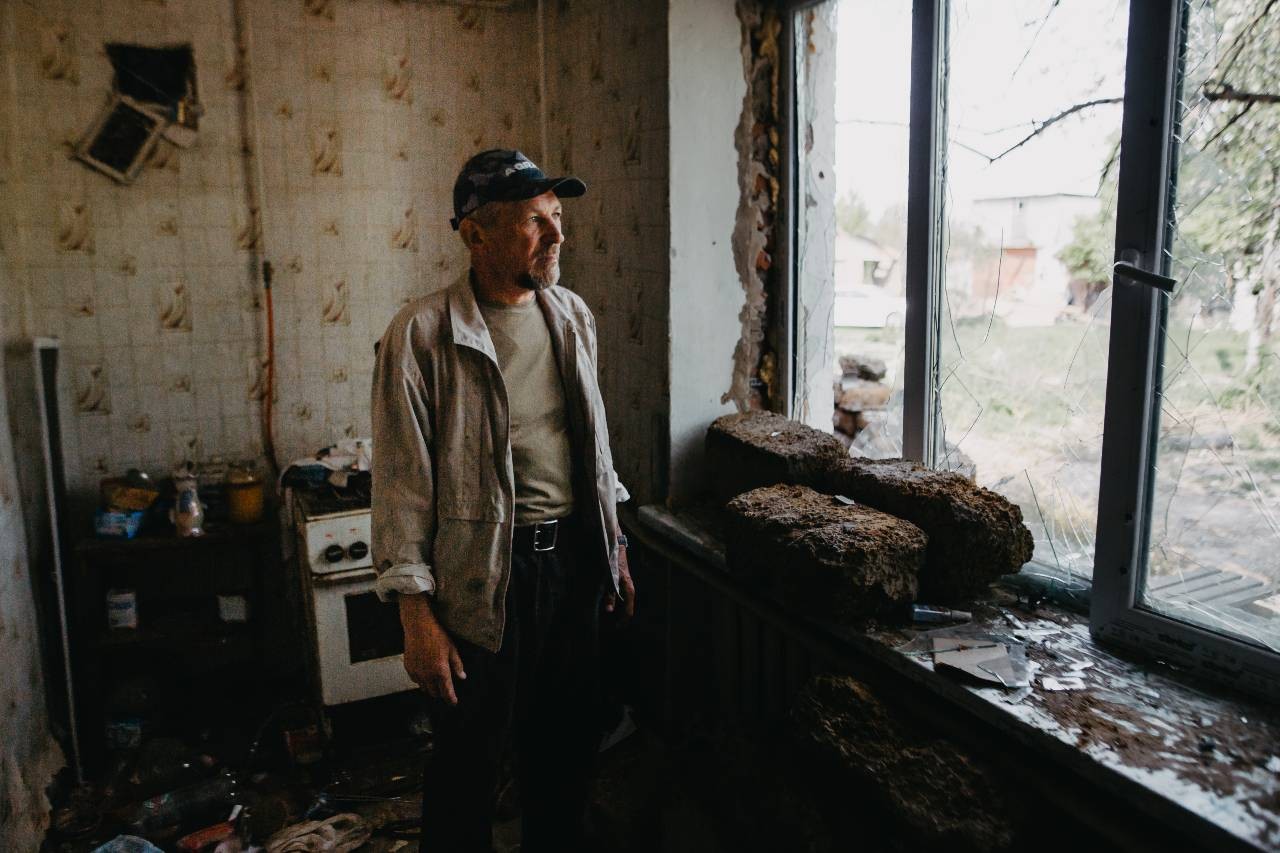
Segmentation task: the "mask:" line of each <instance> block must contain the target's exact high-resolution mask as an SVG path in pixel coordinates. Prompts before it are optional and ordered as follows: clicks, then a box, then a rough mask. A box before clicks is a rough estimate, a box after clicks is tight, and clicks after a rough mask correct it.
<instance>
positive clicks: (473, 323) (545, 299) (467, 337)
mask: <svg viewBox="0 0 1280 853" xmlns="http://www.w3.org/2000/svg"><path fill="white" fill-rule="evenodd" d="M554 289H555V288H554V287H553V288H550V289H548V290H540V291H538V293H537V295H536V299H537V300H538V307H539V308H541V309H542V316H543V317H545V318H546V321H547V328H548V329H550V330H551V338H552V340H553V341H554V342H555V344H556V349H557V350H558V353H559V354H560V362H561V369H563V368H564V367H565V351H566V347H565V324H566V323H567V322H568V320H569V315H568V314H567V313H566V312H565V309H564V306H563V304H562V301H561V300H560V299H555V298H552V296H551V291H552V290H554ZM449 326H450V331H451V333H452V335H453V342H454V343H455V344H460V345H461V346H466V347H471V348H472V349H475V350H479V351H480V352H482V353H484V354H485V355H487V356H488V357H489V358H491V359H492V360H493V362H494V364H497V362H498V354H497V351H496V350H494V348H493V338H491V337H489V327H488V326H487V325H485V322H484V315H483V314H481V313H480V305H479V303H478V302H476V292H475V290H474V289H473V288H472V286H471V270H467V271H466V272H465V273H463V274H462V275H461V276H460V277H459V278H458V280H457V281H456V282H454V283H453V284H452V285H451V286H450V287H449Z"/></svg>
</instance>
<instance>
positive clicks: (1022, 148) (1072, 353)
mask: <svg viewBox="0 0 1280 853" xmlns="http://www.w3.org/2000/svg"><path fill="white" fill-rule="evenodd" d="M948 7H949V12H948V20H947V26H948V35H947V46H946V74H947V81H946V85H947V89H946V91H947V96H946V102H945V103H946V132H947V144H946V147H945V150H944V153H943V157H944V165H943V168H944V170H945V171H944V202H943V204H944V217H945V218H944V228H943V235H944V236H943V239H944V244H943V257H944V261H943V270H942V281H941V292H940V295H939V317H938V321H937V322H938V327H937V329H936V331H935V334H936V335H937V347H938V358H939V362H938V364H939V369H938V374H937V376H936V382H935V387H936V388H937V392H936V393H937V399H936V400H935V414H936V417H937V418H938V424H937V425H938V429H937V430H936V431H935V433H936V434H937V435H938V437H939V440H938V446H937V447H936V449H935V452H936V458H937V466H938V467H940V468H946V469H951V470H957V471H961V472H963V473H964V474H966V475H967V476H969V477H971V478H972V479H974V480H975V481H976V482H977V483H978V484H979V485H982V486H985V487H987V488H991V489H993V490H995V491H997V492H1000V493H1001V494H1003V495H1004V496H1006V497H1007V498H1009V499H1010V500H1012V501H1014V502H1015V503H1017V504H1018V505H1019V506H1020V507H1021V508H1022V512H1023V517H1024V519H1025V521H1026V523H1027V526H1028V527H1029V528H1030V529H1031V531H1032V533H1033V534H1034V536H1035V554H1034V557H1033V558H1032V562H1031V563H1030V564H1029V565H1028V566H1027V567H1026V568H1025V569H1024V570H1023V571H1024V572H1032V573H1038V574H1044V575H1048V576H1050V577H1053V578H1055V579H1057V580H1058V581H1060V582H1061V583H1062V584H1063V585H1064V586H1065V588H1066V589H1067V590H1068V591H1074V590H1082V589H1084V588H1085V587H1086V586H1087V584H1088V582H1089V580H1090V577H1091V575H1092V567H1093V551H1094V534H1095V529H1096V521H1097V508H1098V480H1099V466H1100V462H1101V451H1102V420H1103V406H1104V401H1105V392H1106V378H1107V377H1106V370H1107V344H1108V340H1109V336H1110V320H1111V271H1110V266H1111V262H1112V257H1113V253H1114V223H1115V185H1116V173H1117V170H1116V164H1117V162H1118V153H1119V138H1120V123H1121V103H1120V101H1121V97H1122V95H1123V92H1124V62H1125V42H1126V33H1127V25H1128V3H1127V2H1124V0H1072V2H1070V3H1062V2H1060V0H1014V2H992V0H952V2H951V3H949V4H948Z"/></svg>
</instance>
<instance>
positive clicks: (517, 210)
mask: <svg viewBox="0 0 1280 853" xmlns="http://www.w3.org/2000/svg"><path fill="white" fill-rule="evenodd" d="M502 204H503V205H504V208H505V209H504V210H503V211H502V215H501V216H500V217H498V219H497V221H496V222H494V223H493V225H491V226H489V227H486V228H485V229H484V237H485V243H486V249H487V252H488V254H489V260H490V261H491V262H492V263H493V265H494V267H495V268H497V269H498V270H501V271H502V273H504V274H505V275H506V276H510V277H511V278H514V279H515V281H516V282H517V283H518V284H519V285H520V286H521V287H524V288H526V289H528V290H546V289H547V288H548V287H550V286H551V285H553V284H555V283H556V282H558V281H559V280H560V244H561V243H563V242H564V231H563V230H562V229H561V226H560V216H561V210H562V208H561V205H560V199H559V198H557V197H556V194H555V193H552V192H546V193H543V194H542V195H540V196H537V197H536V198H531V199H528V200H527V201H513V202H504V203H502Z"/></svg>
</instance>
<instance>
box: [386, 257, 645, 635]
mask: <svg viewBox="0 0 1280 853" xmlns="http://www.w3.org/2000/svg"><path fill="white" fill-rule="evenodd" d="M537 300H538V305H539V307H540V308H541V309H542V314H543V316H544V317H545V318H546V321H547V327H548V328H549V329H550V331H551V342H552V347H553V349H554V351H555V354H556V358H557V360H558V362H559V365H560V376H561V378H562V379H563V380H564V386H565V400H566V404H567V405H568V407H569V411H568V413H567V415H568V418H567V420H568V423H569V429H570V432H571V435H572V439H573V449H574V454H575V460H574V465H575V470H574V472H573V479H574V500H575V504H576V506H577V511H578V513H579V514H580V515H581V517H582V518H583V519H584V521H585V522H586V528H587V531H588V536H589V537H591V540H592V541H594V542H596V543H597V544H598V546H599V553H600V558H601V563H600V565H601V568H603V566H604V565H605V564H606V563H607V565H608V566H609V571H610V574H611V576H612V578H613V584H614V588H615V590H616V589H617V584H618V545H617V540H616V536H615V534H616V532H617V530H618V522H617V508H616V506H615V504H616V503H618V502H621V501H625V500H627V498H628V495H627V492H626V489H625V488H623V486H622V485H621V484H620V483H619V482H618V477H617V475H616V474H615V473H614V470H613V456H612V454H610V452H609V430H608V427H607V425H606V423H605V412H604V402H603V401H602V400H601V398H600V389H599V386H598V385H597V382H596V325H595V318H593V317H592V316H591V311H590V310H589V309H588V308H587V306H586V304H585V303H584V302H583V301H582V299H581V298H580V297H579V296H578V295H577V294H575V293H573V292H571V291H569V290H566V289H565V288H563V287H559V286H556V287H551V288H549V289H547V290H544V291H541V292H539V293H538V295H537ZM509 425H510V417H509V412H508V409H507V392H506V387H505V386H504V385H503V382H502V375H501V373H500V372H499V370H498V361H497V356H496V355H495V353H494V349H493V341H492V340H491V339H490V337H489V330H488V328H487V327H486V326H485V323H484V319H483V317H482V316H481V314H480V309H479V307H478V306H477V305H476V299H475V294H474V293H473V291H472V288H471V282H470V277H469V275H464V276H463V277H462V278H461V279H460V280H459V281H458V282H457V283H455V284H454V285H453V286H452V287H449V288H447V289H445V290H442V291H438V292H436V293H433V294H431V295H429V296H426V297H423V298H422V299H419V300H417V301H415V302H412V303H410V304H409V305H406V306H405V307H404V308H402V309H401V310H400V311H399V312H398V313H397V314H396V316H395V319H393V320H392V321H391V325H390V326H388V327H387V331H386V333H385V334H384V335H383V336H382V341H381V342H380V343H379V345H378V355H377V360H376V365H375V367H374V372H373V448H374V452H373V542H372V546H373V560H374V568H375V569H376V570H377V572H378V580H377V584H376V589H377V592H378V595H379V596H380V597H381V598H382V599H383V600H384V601H386V600H390V599H392V598H393V597H394V596H395V595H397V594H401V593H405V594H410V593H429V594H430V595H431V596H432V610H433V612H434V613H435V615H436V617H437V618H438V619H439V620H440V622H441V624H443V625H444V627H445V628H446V629H447V630H448V631H449V632H450V633H451V634H454V635H456V636H459V637H461V638H463V639H465V640H468V641H470V642H472V643H475V644H477V645H480V646H483V647H484V648H487V649H489V650H491V651H497V650H498V648H499V647H500V646H501V644H502V627H503V624H504V621H505V618H506V614H505V611H504V603H505V599H506V591H507V581H508V579H509V578H510V575H511V536H512V531H513V530H514V519H515V505H514V503H515V500H514V495H515V481H514V474H513V470H512V465H511V443H510V437H509V435H508V428H509Z"/></svg>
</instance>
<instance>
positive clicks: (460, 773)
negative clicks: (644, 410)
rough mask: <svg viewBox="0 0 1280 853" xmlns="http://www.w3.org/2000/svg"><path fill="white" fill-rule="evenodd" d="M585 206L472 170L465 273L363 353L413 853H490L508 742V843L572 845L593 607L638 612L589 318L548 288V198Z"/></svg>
mask: <svg viewBox="0 0 1280 853" xmlns="http://www.w3.org/2000/svg"><path fill="white" fill-rule="evenodd" d="M585 192H586V186H585V185H584V184H583V183H582V182H581V181H579V180H578V179H577V178H567V177H566V178H547V177H546V176H544V175H543V173H542V171H541V170H539V169H538V168H537V166H535V165H534V164H533V163H532V162H530V161H529V159H528V158H527V157H525V156H524V155H523V154H521V153H520V152H518V151H509V150H491V151H485V152H482V153H480V154H477V155H476V156H475V157H472V158H471V159H470V160H469V161H467V163H466V165H465V166H464V167H463V169H462V172H461V174H460V175H459V176H458V179H457V181H456V183H455V184H454V192H453V203H454V214H455V215H454V219H453V221H452V225H453V228H454V230H456V231H458V232H459V235H460V236H461V238H462V241H463V243H464V244H465V245H466V247H467V249H468V251H469V252H470V255H471V268H470V270H469V272H468V274H467V275H466V276H464V277H462V278H461V279H460V280H459V281H458V282H457V283H455V284H454V285H453V286H452V287H450V288H448V289H446V290H443V291H439V292H436V293H433V294H431V295H429V296H426V297H424V298H422V299H419V300H417V301H416V302H413V303H411V304H409V305H407V306H405V307H404V308H403V309H402V310H401V311H400V312H399V313H398V314H397V315H396V317H395V319H394V320H392V321H391V324H390V326H389V327H388V328H387V331H386V334H385V335H384V336H383V338H382V341H381V343H380V344H379V346H378V357H377V364H376V367H375V370H374V377H373V438H374V448H375V452H374V466H373V553H374V564H375V567H376V568H377V570H378V575H379V577H378V582H377V586H378V591H379V594H380V595H382V596H383V597H384V598H385V599H390V598H393V597H394V598H395V599H396V600H397V601H398V602H399V607H400V620H401V623H402V625H403V627H404V638H405V651H404V662H405V669H406V670H407V671H408V672H409V675H410V677H412V678H413V680H414V681H415V682H416V683H417V684H419V685H420V686H421V687H422V688H423V689H424V690H425V691H426V692H427V694H428V695H429V696H430V697H431V701H432V706H433V722H434V727H435V749H434V750H433V756H432V759H431V761H430V762H429V764H428V767H427V769H426V774H425V779H424V788H423V841H422V849H424V850H431V851H442V852H443V851H454V850H465V851H471V850H482V851H488V850H490V849H491V843H492V822H493V810H494V799H495V789H496V783H497V777H498V768H499V764H500V761H501V759H502V754H503V747H504V745H505V742H506V737H507V735H508V733H510V734H511V735H512V736H513V740H514V747H515V754H516V775H517V780H518V782H519V783H520V791H521V801H522V808H523V818H522V849H523V850H524V851H527V853H532V852H533V851H539V850H550V849H555V850H572V849H580V848H581V847H582V846H583V839H582V824H583V819H584V817H585V811H586V806H587V800H588V795H589V786H590V780H591V770H592V765H593V759H594V755H595V752H596V746H597V744H598V742H599V738H600V732H599V730H598V722H599V713H598V711H599V708H598V701H597V695H598V680H599V679H598V654H599V652H598V650H599V643H598V630H599V623H600V612H601V610H603V611H605V612H609V613H616V614H617V616H618V618H619V619H620V620H625V619H628V618H630V616H631V615H632V613H633V612H634V608H635V590H634V586H633V584H632V582H631V576H630V572H629V570H628V566H627V560H626V547H625V546H626V538H625V537H624V536H622V535H621V533H620V529H619V527H618V522H617V511H616V506H615V503H616V502H619V501H622V500H626V498H627V494H626V490H625V489H624V488H623V487H622V485H621V484H620V483H619V482H618V479H617V475H616V474H615V472H614V470H613V457H612V454H611V453H610V451H609V441H608V436H609V432H608V427H607V425H606V423H605V412H604V404H603V402H602V400H601V398H600V391H599V387H598V385H597V382H596V335H595V320H594V318H593V317H592V315H591V312H590V311H589V310H588V309H587V306H586V305H585V303H583V301H582V299H580V298H579V297H578V296H577V295H576V294H574V293H572V292H570V291H568V290H566V289H564V288H562V287H559V286H557V281H558V280H559V276H560V265H559V258H560V246H561V244H562V243H563V242H564V231H563V229H562V227H561V204H560V199H561V198H562V197H563V198H571V197H576V196H580V195H582V194H583V193H585ZM619 600H621V606H619Z"/></svg>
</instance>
